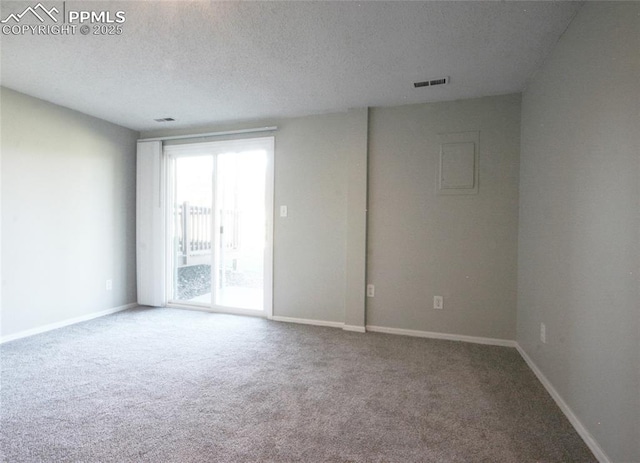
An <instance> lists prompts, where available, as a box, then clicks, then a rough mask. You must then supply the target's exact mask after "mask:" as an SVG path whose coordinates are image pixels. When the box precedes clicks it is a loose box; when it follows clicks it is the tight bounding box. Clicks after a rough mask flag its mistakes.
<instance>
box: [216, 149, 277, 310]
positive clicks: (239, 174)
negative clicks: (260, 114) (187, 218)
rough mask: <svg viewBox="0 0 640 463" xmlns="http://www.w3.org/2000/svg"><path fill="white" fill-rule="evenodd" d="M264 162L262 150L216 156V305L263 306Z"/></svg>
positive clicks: (241, 307) (237, 306)
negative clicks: (217, 225)
mask: <svg viewBox="0 0 640 463" xmlns="http://www.w3.org/2000/svg"><path fill="white" fill-rule="evenodd" d="M266 166H267V153H266V151H264V150H251V151H240V152H228V153H221V154H218V155H217V156H216V194H215V203H216V207H215V210H216V218H217V223H218V224H219V227H217V231H218V232H219V234H218V237H217V240H216V243H215V244H216V246H215V248H216V250H217V253H215V269H216V271H215V277H214V285H215V288H216V291H214V294H215V302H214V303H215V305H217V306H223V307H233V308H239V309H254V310H263V304H264V251H265V173H266Z"/></svg>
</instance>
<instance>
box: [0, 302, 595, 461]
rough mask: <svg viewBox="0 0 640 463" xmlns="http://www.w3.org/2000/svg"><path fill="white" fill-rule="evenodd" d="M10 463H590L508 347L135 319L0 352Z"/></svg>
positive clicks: (244, 322)
mask: <svg viewBox="0 0 640 463" xmlns="http://www.w3.org/2000/svg"><path fill="white" fill-rule="evenodd" d="M0 352H1V363H2V376H1V396H0V398H1V403H0V411H1V413H2V414H1V423H0V424H1V426H2V427H1V429H0V455H1V456H2V461H5V462H12V463H18V462H47V463H49V462H118V463H126V462H181V463H187V462H514V463H526V462H585V463H586V462H594V461H595V459H594V457H593V455H592V454H591V453H590V452H589V450H588V449H587V447H586V446H585V445H584V443H583V442H582V441H581V439H580V437H579V436H578V435H577V434H576V432H575V431H574V430H573V428H572V427H571V425H570V424H569V422H568V421H567V420H566V418H565V417H564V416H563V415H562V413H561V411H560V410H559V409H558V408H557V406H556V405H555V403H554V402H553V400H552V399H551V397H550V396H549V395H548V394H547V393H546V391H545V390H544V388H543V387H542V385H541V384H540V383H539V382H538V381H537V379H536V378H535V376H534V374H533V373H532V372H531V371H530V370H529V369H528V367H527V366H526V364H525V363H524V361H523V360H522V359H521V358H520V356H519V355H518V353H517V351H516V350H515V349H512V348H505V347H494V346H484V345H476V344H467V343H462V342H451V341H440V340H430V339H419V338H410V337H403V336H393V335H385V334H378V333H367V334H358V333H350V332H345V331H342V330H338V329H334V328H321V327H313V326H303V325H293V324H284V323H277V322H269V321H266V320H262V319H256V318H248V317H235V316H230V315H216V314H209V313H204V312H191V311H182V310H172V309H135V310H130V311H126V312H121V313H118V314H115V315H111V316H108V317H103V318H100V319H97V320H94V321H91V322H87V323H83V324H79V325H74V326H71V327H68V328H63V329H59V330H56V331H52V332H49V333H46V334H42V335H38V336H34V337H31V338H27V339H23V340H19V341H13V342H9V343H6V344H4V345H2V347H1V348H0Z"/></svg>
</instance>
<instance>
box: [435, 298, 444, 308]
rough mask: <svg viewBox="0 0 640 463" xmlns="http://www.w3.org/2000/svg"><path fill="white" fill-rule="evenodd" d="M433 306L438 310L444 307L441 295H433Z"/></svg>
mask: <svg viewBox="0 0 640 463" xmlns="http://www.w3.org/2000/svg"><path fill="white" fill-rule="evenodd" d="M433 308H434V309H438V310H442V308H444V298H443V297H442V296H433Z"/></svg>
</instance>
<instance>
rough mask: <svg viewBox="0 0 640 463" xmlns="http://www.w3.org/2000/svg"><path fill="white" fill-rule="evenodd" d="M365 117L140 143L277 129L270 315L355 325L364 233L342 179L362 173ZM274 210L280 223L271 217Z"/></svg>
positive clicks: (359, 113)
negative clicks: (282, 212) (281, 208)
mask: <svg viewBox="0 0 640 463" xmlns="http://www.w3.org/2000/svg"><path fill="white" fill-rule="evenodd" d="M366 117H367V111H366V110H363V109H360V110H353V111H348V112H344V113H337V114H326V115H318V116H308V117H298V118H292V119H280V120H275V121H274V120H271V121H260V122H254V123H250V124H234V125H227V126H224V127H220V126H208V127H201V128H200V129H198V130H193V129H191V130H184V131H180V130H174V131H154V132H144V133H142V137H143V138H145V137H155V136H164V135H170V134H181V133H199V132H201V133H206V132H211V131H218V130H234V129H239V128H247V127H264V126H272V125H277V126H278V130H277V132H275V133H274V135H275V138H276V143H275V215H276V217H275V221H274V295H273V298H274V303H273V314H274V316H276V317H290V318H300V319H308V320H316V321H328V322H334V323H347V324H349V325H356V326H362V327H363V326H364V298H363V297H362V295H363V293H364V287H363V286H364V284H362V285H361V286H360V287H357V281H358V273H360V274H361V280H362V282H364V256H365V247H364V241H365V230H364V220H357V217H356V216H358V213H359V212H360V213H363V208H364V199H363V198H365V197H366V190H364V191H361V192H358V194H356V193H352V194H351V195H349V182H348V179H349V178H350V175H351V178H354V177H355V178H356V179H359V180H361V177H362V176H363V175H366V120H367V119H366ZM259 136H261V135H259ZM236 138H237V137H236ZM350 166H351V170H350ZM359 171H361V172H363V175H358V172H359ZM350 172H351V174H350ZM359 185H360V187H361V188H366V181H365V182H362V181H361V182H360V184H359ZM360 203H362V204H360ZM280 205H286V206H287V207H288V217H286V218H281V217H280V216H279V206H280ZM354 217H356V219H354ZM350 231H351V232H352V233H350ZM348 248H350V249H352V252H351V253H347V249H348ZM358 249H360V254H358ZM350 262H351V264H350ZM359 263H360V264H361V265H360V266H358V264H359ZM358 267H359V268H358ZM348 286H349V290H347V287H348ZM358 301H360V302H358Z"/></svg>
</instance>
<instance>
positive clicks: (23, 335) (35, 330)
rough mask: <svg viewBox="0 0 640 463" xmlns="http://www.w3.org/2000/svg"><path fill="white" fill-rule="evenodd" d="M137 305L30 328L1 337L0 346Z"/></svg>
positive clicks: (127, 305) (132, 304)
mask: <svg viewBox="0 0 640 463" xmlns="http://www.w3.org/2000/svg"><path fill="white" fill-rule="evenodd" d="M137 306H138V304H137V303H136V302H134V303H131V304H126V305H121V306H119V307H113V308H111V309H107V310H102V311H100V312H94V313H90V314H87V315H82V316H80V317H74V318H69V319H67V320H63V321H61V322H56V323H50V324H48V325H44V326H39V327H37V328H32V329H30V330H25V331H20V332H18V333H14V334H10V335H8V336H3V337H2V338H0V344H3V343H5V342H9V341H15V340H16V339H22V338H27V337H29V336H34V335H36V334H40V333H46V332H47V331H52V330H57V329H58V328H64V327H65V326H69V325H75V324H76V323H82V322H86V321H89V320H93V319H94V318H100V317H104V316H105V315H111V314H112V313H116V312H121V311H123V310H127V309H133V308H134V307H137Z"/></svg>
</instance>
